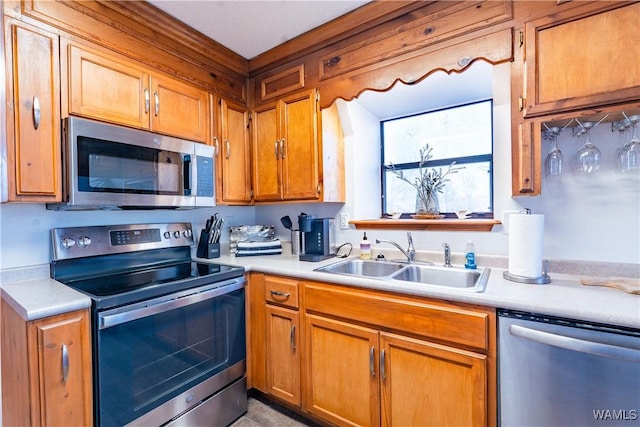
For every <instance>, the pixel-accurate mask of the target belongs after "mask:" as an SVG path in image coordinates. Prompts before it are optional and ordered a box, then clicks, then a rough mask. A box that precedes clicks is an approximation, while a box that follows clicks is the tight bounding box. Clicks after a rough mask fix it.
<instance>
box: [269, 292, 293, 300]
mask: <svg viewBox="0 0 640 427" xmlns="http://www.w3.org/2000/svg"><path fill="white" fill-rule="evenodd" d="M271 295H272V296H274V297H283V298H289V297H290V296H291V294H290V293H289V292H280V291H274V290H272V291H271Z"/></svg>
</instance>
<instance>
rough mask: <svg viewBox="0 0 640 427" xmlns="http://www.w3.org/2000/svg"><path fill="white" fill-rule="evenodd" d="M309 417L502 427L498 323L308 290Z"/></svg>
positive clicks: (438, 306)
mask: <svg viewBox="0 0 640 427" xmlns="http://www.w3.org/2000/svg"><path fill="white" fill-rule="evenodd" d="M303 293H304V301H305V306H304V326H305V332H304V335H305V356H304V357H303V372H304V380H303V384H305V387H304V390H303V410H304V411H308V412H309V413H311V414H313V415H314V416H316V417H318V418H321V419H324V420H326V421H328V422H330V423H332V424H336V425H373V426H379V425H383V426H393V425H395V426H405V425H425V426H427V425H433V426H441V425H473V426H483V425H493V424H495V422H496V420H495V335H494V334H493V333H492V332H491V331H492V329H491V328H492V327H495V313H493V312H492V310H490V309H485V308H481V307H471V306H462V305H456V304H448V303H444V302H437V301H431V300H429V301H425V300H424V299H420V298H410V297H404V296H398V295H389V294H386V293H381V292H374V291H368V290H360V289H356V288H348V287H342V286H338V285H325V284H320V283H304V286H303Z"/></svg>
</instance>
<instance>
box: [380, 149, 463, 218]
mask: <svg viewBox="0 0 640 427" xmlns="http://www.w3.org/2000/svg"><path fill="white" fill-rule="evenodd" d="M432 157H433V148H432V147H430V146H429V144H426V145H425V146H424V147H422V148H421V149H420V162H419V163H418V176H417V177H415V178H414V179H413V180H411V179H409V178H408V177H407V176H406V175H405V174H404V172H403V171H401V170H396V168H395V166H394V165H393V164H391V165H390V166H391V170H392V172H393V173H394V175H395V176H396V177H397V178H398V179H401V180H402V181H404V182H406V183H407V184H409V185H411V186H412V187H413V188H415V189H416V190H417V192H418V198H419V199H420V201H421V203H422V206H423V207H424V210H421V209H416V210H417V211H418V212H417V213H427V214H438V213H439V210H438V207H437V193H442V191H443V190H444V187H445V185H446V183H447V182H449V179H448V178H447V175H449V173H450V172H451V168H452V167H453V165H455V163H456V162H451V164H450V165H449V167H448V168H447V170H446V171H444V172H443V170H442V168H438V169H436V168H431V169H427V168H426V167H425V165H426V163H427V162H428V161H429V160H431V158H432Z"/></svg>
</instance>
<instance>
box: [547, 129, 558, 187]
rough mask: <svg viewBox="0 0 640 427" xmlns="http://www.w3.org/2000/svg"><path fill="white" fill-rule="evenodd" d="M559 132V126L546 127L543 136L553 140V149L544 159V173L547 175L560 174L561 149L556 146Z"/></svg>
mask: <svg viewBox="0 0 640 427" xmlns="http://www.w3.org/2000/svg"><path fill="white" fill-rule="evenodd" d="M545 127H546V125H545ZM559 134H560V128H559V127H552V128H547V132H546V133H545V138H547V139H550V140H551V141H552V142H553V149H552V150H551V151H550V152H549V154H548V155H547V158H546V159H545V161H544V170H545V174H546V176H549V177H550V176H560V175H562V151H560V149H559V148H558V135H559Z"/></svg>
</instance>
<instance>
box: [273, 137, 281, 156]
mask: <svg viewBox="0 0 640 427" xmlns="http://www.w3.org/2000/svg"><path fill="white" fill-rule="evenodd" d="M278 142H279V141H278V140H277V139H276V144H275V147H274V152H275V154H276V160H278V159H279V157H280V156H279V150H278Z"/></svg>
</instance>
